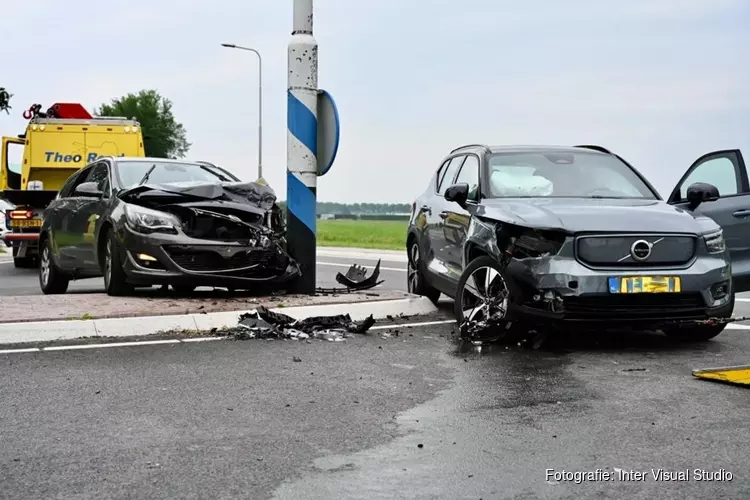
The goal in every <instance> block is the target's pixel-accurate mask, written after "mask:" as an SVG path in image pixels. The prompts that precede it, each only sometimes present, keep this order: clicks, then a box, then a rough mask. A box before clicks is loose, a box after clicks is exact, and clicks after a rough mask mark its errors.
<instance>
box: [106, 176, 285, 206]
mask: <svg viewBox="0 0 750 500" xmlns="http://www.w3.org/2000/svg"><path fill="white" fill-rule="evenodd" d="M118 196H119V197H120V199H121V200H123V201H125V202H128V203H138V202H146V203H148V202H149V201H150V202H153V203H160V202H161V203H164V204H166V203H181V202H195V201H199V200H215V201H228V202H234V203H239V204H244V205H248V204H249V205H252V206H255V207H257V208H260V209H261V210H270V209H271V208H272V207H273V205H274V203H276V193H275V192H274V190H273V189H271V188H270V187H268V186H266V185H264V184H259V183H257V182H175V183H170V184H144V185H141V186H136V187H134V188H131V189H126V190H124V191H121V192H120V193H119V194H118ZM139 204H141V203H139Z"/></svg>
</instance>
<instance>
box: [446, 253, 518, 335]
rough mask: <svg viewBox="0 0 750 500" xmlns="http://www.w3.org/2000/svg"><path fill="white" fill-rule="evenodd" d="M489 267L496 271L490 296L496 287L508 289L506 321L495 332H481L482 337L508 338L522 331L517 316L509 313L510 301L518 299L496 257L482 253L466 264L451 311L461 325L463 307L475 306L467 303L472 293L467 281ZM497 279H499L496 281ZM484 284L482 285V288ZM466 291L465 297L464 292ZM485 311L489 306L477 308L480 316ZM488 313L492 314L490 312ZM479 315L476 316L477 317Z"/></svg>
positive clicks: (516, 292) (488, 310) (513, 301)
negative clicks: (469, 290) (468, 289)
mask: <svg viewBox="0 0 750 500" xmlns="http://www.w3.org/2000/svg"><path fill="white" fill-rule="evenodd" d="M483 268H484V269H491V270H493V271H494V273H497V274H496V275H494V278H493V280H492V282H491V290H490V292H491V293H490V294H489V295H490V296H493V295H497V294H494V293H492V292H494V291H495V290H496V289H500V286H501V285H502V286H504V287H505V288H506V289H507V290H508V295H507V302H505V304H504V306H505V310H506V316H505V319H506V320H507V323H506V324H505V326H504V327H502V330H500V331H497V332H494V331H492V332H490V331H488V332H486V333H487V335H485V334H484V332H483V333H482V337H485V336H486V337H494V338H497V339H500V338H508V337H514V336H515V335H518V334H519V333H521V332H523V328H522V326H523V325H522V324H521V323H520V322H519V321H518V318H515V317H513V315H512V313H510V310H509V308H510V305H511V304H512V303H515V302H516V301H517V300H518V295H519V293H518V291H517V290H516V288H515V286H514V285H513V282H512V281H510V280H509V279H508V277H507V273H506V272H505V271H504V270H502V269H501V268H500V262H498V261H497V259H495V258H492V257H490V256H488V255H482V256H480V257H477V258H476V259H474V260H472V261H471V262H470V263H469V265H468V266H466V267H465V268H464V270H463V272H462V273H461V277H460V278H459V280H458V285H457V288H456V298H455V302H454V306H453V313H454V315H455V317H456V322H457V323H458V325H459V326H461V325H462V324H463V322H464V319H465V318H464V308H466V309H469V308H472V309H473V308H474V307H475V306H474V305H472V304H468V303H467V300H466V299H467V298H468V297H469V296H471V295H473V294H471V293H469V292H468V291H467V290H466V288H467V285H466V284H467V282H468V281H469V278H470V277H471V276H473V275H475V273H478V272H480V273H481V272H487V271H481V270H482V269H483ZM496 280H499V281H496ZM483 287H484V285H482V288H483ZM477 291H478V292H479V293H480V294H481V293H482V292H483V290H477ZM465 293H466V297H465V295H464V294H465ZM485 312H490V309H489V308H485V309H484V310H482V309H480V310H479V315H480V316H481V315H482V314H484V313H485ZM490 314H492V313H491V312H490ZM480 316H477V318H478V319H479V318H480Z"/></svg>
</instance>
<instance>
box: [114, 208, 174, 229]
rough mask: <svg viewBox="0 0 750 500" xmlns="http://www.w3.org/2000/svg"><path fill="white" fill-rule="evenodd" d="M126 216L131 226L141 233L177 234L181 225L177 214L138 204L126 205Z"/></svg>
mask: <svg viewBox="0 0 750 500" xmlns="http://www.w3.org/2000/svg"><path fill="white" fill-rule="evenodd" d="M125 217H126V218H127V220H128V224H129V225H130V227H132V228H133V229H135V230H136V231H139V232H141V233H157V232H158V233H170V234H177V228H178V227H180V219H178V218H177V217H176V216H174V215H172V214H168V213H166V212H160V211H158V210H151V209H150V208H144V207H139V206H137V205H125Z"/></svg>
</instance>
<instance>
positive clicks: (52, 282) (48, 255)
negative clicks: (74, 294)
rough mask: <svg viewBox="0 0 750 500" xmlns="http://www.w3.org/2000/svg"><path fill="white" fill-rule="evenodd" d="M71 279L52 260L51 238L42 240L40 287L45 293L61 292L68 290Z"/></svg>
mask: <svg viewBox="0 0 750 500" xmlns="http://www.w3.org/2000/svg"><path fill="white" fill-rule="evenodd" d="M69 283H70V280H68V278H66V277H65V275H64V274H63V273H62V271H60V269H59V268H58V267H57V266H56V265H55V262H54V261H53V260H52V246H51V244H50V240H49V238H45V240H44V241H43V242H42V254H41V257H40V259H39V287H40V288H41V289H42V293H44V294H45V295H52V294H60V293H65V292H66V291H68V284H69Z"/></svg>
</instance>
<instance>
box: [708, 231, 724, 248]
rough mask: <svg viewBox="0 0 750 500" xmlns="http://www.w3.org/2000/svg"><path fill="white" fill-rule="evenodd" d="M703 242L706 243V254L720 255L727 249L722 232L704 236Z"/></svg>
mask: <svg viewBox="0 0 750 500" xmlns="http://www.w3.org/2000/svg"><path fill="white" fill-rule="evenodd" d="M703 240H704V241H705V242H706V248H707V249H708V253H721V252H723V251H724V250H726V249H727V246H726V243H724V232H723V231H719V232H716V233H712V234H706V235H704V236H703Z"/></svg>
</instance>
